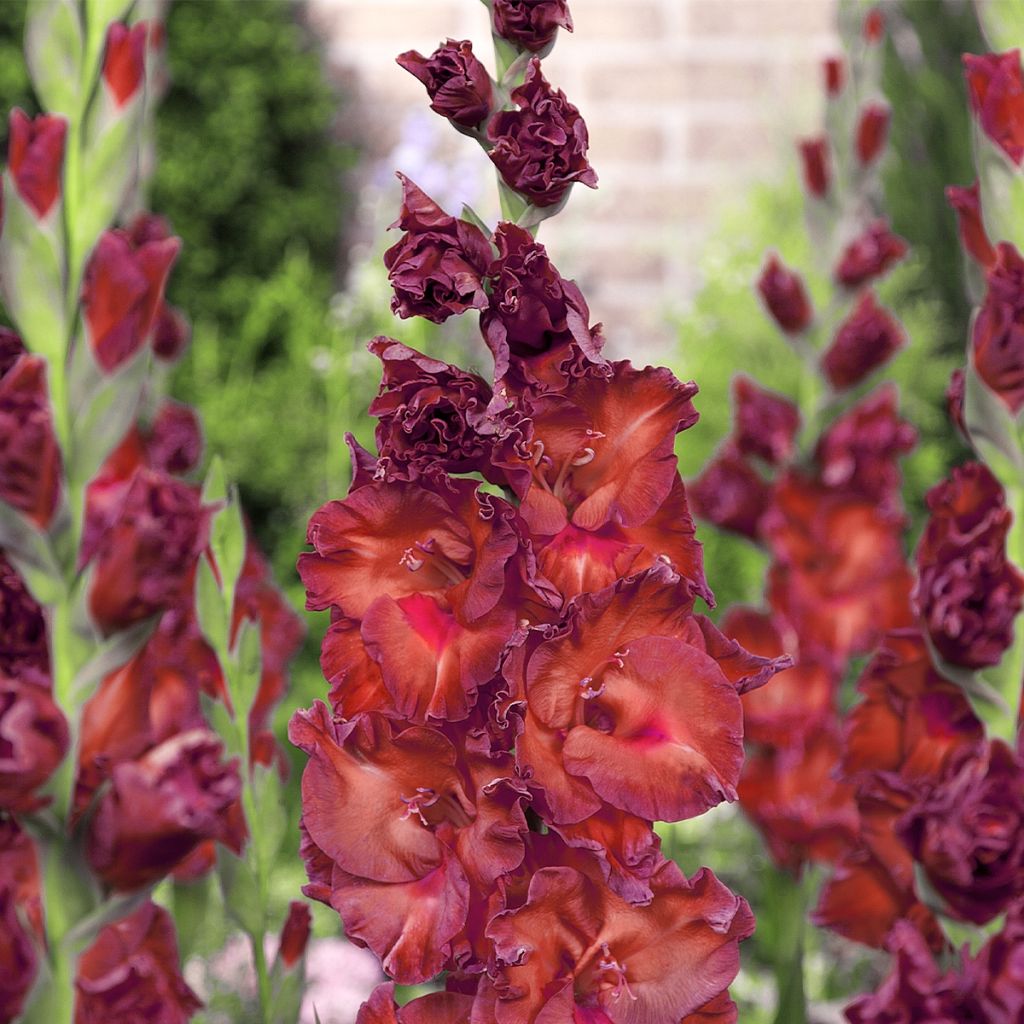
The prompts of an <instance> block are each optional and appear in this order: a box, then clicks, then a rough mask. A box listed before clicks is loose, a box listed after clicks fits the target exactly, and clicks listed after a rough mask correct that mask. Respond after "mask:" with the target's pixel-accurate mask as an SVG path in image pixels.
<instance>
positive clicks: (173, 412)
mask: <svg viewBox="0 0 1024 1024" xmlns="http://www.w3.org/2000/svg"><path fill="white" fill-rule="evenodd" d="M146 456H147V458H148V461H149V464H150V465H151V466H152V467H153V468H154V469H160V470H163V471H164V472H165V473H172V474H173V475H175V476H183V475H184V474H186V473H190V472H191V471H192V470H193V469H195V468H196V467H197V466H198V465H199V463H200V461H201V460H202V457H203V428H202V427H201V426H200V425H199V417H198V416H197V415H196V412H195V410H194V409H193V408H192V407H191V406H188V405H183V404H182V403H181V402H172V401H171V400H170V399H168V400H167V401H165V402H163V404H162V405H161V406H160V408H159V410H158V411H157V414H156V417H155V418H154V420H153V422H152V424H151V425H150V427H149V430H148V432H147V436H146Z"/></svg>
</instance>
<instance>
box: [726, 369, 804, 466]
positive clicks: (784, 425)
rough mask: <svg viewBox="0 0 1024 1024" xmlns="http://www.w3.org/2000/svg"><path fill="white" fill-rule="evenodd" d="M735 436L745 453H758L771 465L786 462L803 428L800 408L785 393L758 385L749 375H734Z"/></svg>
mask: <svg viewBox="0 0 1024 1024" xmlns="http://www.w3.org/2000/svg"><path fill="white" fill-rule="evenodd" d="M732 397H733V410H734V411H733V418H734V421H735V426H734V427H733V439H734V441H735V443H736V447H737V448H738V449H739V450H740V451H741V452H742V453H743V454H744V455H756V456H758V457H759V458H762V459H764V461H765V462H767V463H768V465H769V466H778V465H780V464H782V463H783V462H785V461H786V460H787V459H788V458H789V457H790V455H791V454H792V452H793V442H794V440H795V438H796V433H797V431H798V430H799V429H800V412H799V410H798V409H797V407H796V406H795V405H794V404H793V403H792V402H791V401H790V400H789V399H788V398H785V397H783V396H782V395H778V394H775V393H774V392H772V391H766V390H763V389H762V388H760V387H758V386H757V384H755V383H754V381H752V380H751V379H750V378H749V377H744V376H743V375H739V376H737V377H734V378H733V382H732Z"/></svg>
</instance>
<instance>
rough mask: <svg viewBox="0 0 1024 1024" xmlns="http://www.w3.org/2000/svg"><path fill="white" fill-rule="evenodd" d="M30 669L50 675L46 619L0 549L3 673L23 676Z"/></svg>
mask: <svg viewBox="0 0 1024 1024" xmlns="http://www.w3.org/2000/svg"><path fill="white" fill-rule="evenodd" d="M26 671H28V672H32V673H41V674H42V675H43V676H48V675H49V671H50V651H49V641H48V639H47V635H46V619H45V618H44V617H43V609H42V608H41V607H40V606H39V604H38V603H37V601H36V600H35V598H34V597H32V595H31V594H30V593H29V592H28V589H27V588H26V587H25V583H24V581H23V580H22V578H21V577H20V576H19V575H18V574H17V572H15V570H14V569H13V568H12V567H11V565H10V564H9V563H8V561H7V560H6V559H5V558H4V554H3V551H2V550H0V673H6V674H8V675H12V676H19V677H20V676H21V675H22V674H23V673H24V672H26Z"/></svg>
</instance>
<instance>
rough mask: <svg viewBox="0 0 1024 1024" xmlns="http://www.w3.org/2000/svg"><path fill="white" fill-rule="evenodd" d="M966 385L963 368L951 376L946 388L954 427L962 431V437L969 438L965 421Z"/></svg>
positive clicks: (958, 368)
mask: <svg viewBox="0 0 1024 1024" xmlns="http://www.w3.org/2000/svg"><path fill="white" fill-rule="evenodd" d="M964 385H965V376H964V371H963V368H962V367H959V366H958V367H957V368H956V369H955V370H954V371H953V372H952V373H951V374H950V375H949V384H948V385H947V386H946V411H947V412H948V413H949V418H950V419H951V420H952V421H953V425H954V426H955V427H956V429H957V430H959V431H960V435H961V437H964V438H966V437H967V422H966V420H965V419H964Z"/></svg>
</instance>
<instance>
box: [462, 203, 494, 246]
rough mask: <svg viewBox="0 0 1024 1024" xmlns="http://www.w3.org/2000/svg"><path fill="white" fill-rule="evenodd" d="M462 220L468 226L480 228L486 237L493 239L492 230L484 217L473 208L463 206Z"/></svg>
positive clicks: (466, 205)
mask: <svg viewBox="0 0 1024 1024" xmlns="http://www.w3.org/2000/svg"><path fill="white" fill-rule="evenodd" d="M462 219H463V220H464V221H465V222H466V223H467V224H472V225H473V227H475V228H478V229H479V230H480V231H481V232H482V233H483V235H484V237H486V238H490V237H491V229H490V228H489V227H488V226H487V224H486V222H485V221H484V219H483V217H481V216H480V214H479V213H477V212H476V210H474V209H473V207H472V206H470V205H468V204H466V203H464V204H463V206H462Z"/></svg>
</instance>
